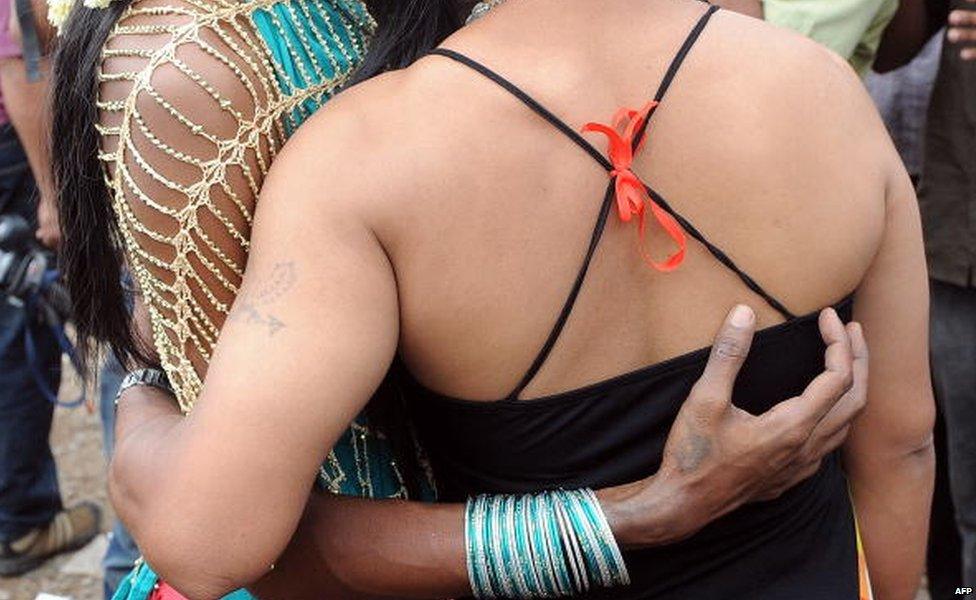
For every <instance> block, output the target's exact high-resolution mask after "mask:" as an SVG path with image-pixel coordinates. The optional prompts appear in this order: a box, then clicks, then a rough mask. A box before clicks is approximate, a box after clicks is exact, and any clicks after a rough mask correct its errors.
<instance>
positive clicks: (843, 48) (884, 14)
mask: <svg viewBox="0 0 976 600" xmlns="http://www.w3.org/2000/svg"><path fill="white" fill-rule="evenodd" d="M763 9H764V12H765V20H766V21H767V22H769V23H772V24H774V25H779V26H781V27H786V28H787V29H792V30H793V31H796V32H797V33H800V34H802V35H805V36H806V37H808V38H810V39H812V40H815V41H817V42H820V43H821V44H823V45H824V46H827V47H828V48H830V49H831V50H833V51H834V52H836V53H837V54H840V55H841V56H842V57H844V58H845V59H846V60H847V62H849V63H850V65H851V66H852V67H854V70H855V71H857V72H858V74H860V75H862V76H863V75H864V74H865V73H867V71H868V69H869V68H870V67H871V64H872V63H873V62H874V57H875V55H876V54H877V52H878V46H879V45H880V44H881V36H882V34H883V33H884V30H885V27H887V26H888V23H889V22H890V21H891V18H892V17H894V16H895V11H897V10H898V0H764V1H763Z"/></svg>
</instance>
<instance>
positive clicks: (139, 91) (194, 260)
mask: <svg viewBox="0 0 976 600" xmlns="http://www.w3.org/2000/svg"><path fill="white" fill-rule="evenodd" d="M375 27H376V25H375V22H374V21H373V19H372V17H371V16H370V15H369V13H368V12H367V11H366V8H365V5H364V4H363V3H362V2H359V1H357V0H243V1H239V0H136V1H135V2H134V3H133V4H132V5H131V6H130V7H129V8H128V9H127V10H126V11H125V12H124V14H123V15H122V16H121V18H120V19H119V20H118V22H117V24H116V25H115V27H114V30H113V31H112V32H111V35H110V37H109V38H108V41H107V43H106V44H105V47H104V50H103V61H102V69H101V72H100V89H99V93H98V107H99V109H100V112H101V122H100V124H99V126H98V127H99V132H100V133H101V136H102V152H101V154H100V158H101V159H102V161H104V164H105V167H106V168H105V177H106V181H107V183H108V187H109V189H110V190H111V193H112V196H113V202H114V208H115V211H116V215H117V219H118V223H119V226H120V231H121V235H122V238H123V239H122V243H123V244H124V246H125V249H126V253H127V259H128V265H129V268H130V270H131V272H132V275H133V277H134V279H135V281H136V283H137V285H138V286H139V288H140V290H141V291H142V294H143V301H144V304H145V306H146V308H147V309H148V312H149V317H150V321H151V326H152V337H153V343H154V345H155V348H156V350H157V352H158V354H159V358H160V361H161V363H162V366H163V368H164V369H165V370H166V373H167V375H168V376H169V378H170V381H171V383H172V384H173V387H174V389H175V390H176V393H177V396H178V400H179V403H180V406H181V407H182V408H183V410H184V411H188V410H190V408H191V407H192V405H193V402H194V400H195V399H196V398H197V396H198V395H199V393H200V389H201V387H202V380H203V377H204V375H205V373H206V369H207V365H208V363H209V360H210V356H211V353H212V351H213V348H214V346H215V344H216V342H217V337H218V335H219V332H220V329H221V326H222V325H223V322H224V319H225V318H226V316H227V313H228V310H229V309H230V306H231V304H232V303H233V301H234V298H235V296H236V294H237V290H238V286H239V285H240V283H241V278H242V275H243V271H244V265H245V262H246V258H247V252H248V243H249V242H248V241H249V238H250V227H251V219H252V215H253V214H254V207H255V202H256V200H257V197H258V192H259V190H260V188H261V185H262V182H263V180H264V177H265V175H266V174H267V172H268V168H269V165H270V164H271V162H272V161H273V160H274V158H275V155H276V153H277V152H278V151H279V150H280V148H281V146H282V145H283V144H284V142H285V140H286V139H287V137H288V136H289V135H290V134H291V132H293V131H294V130H295V128H296V127H298V125H300V124H301V122H302V121H303V120H304V119H306V118H307V117H308V116H310V115H311V114H312V113H313V112H314V111H315V109H316V108H318V106H319V105H320V104H321V103H322V102H324V101H325V100H327V99H328V98H329V97H331V96H332V95H333V94H334V93H335V92H336V91H337V89H338V88H339V87H341V86H342V85H343V84H344V83H346V81H347V80H348V78H349V76H350V74H351V73H352V72H353V71H354V70H355V68H356V67H357V66H358V65H359V63H360V61H361V58H362V56H363V54H364V52H365V46H366V43H367V40H368V38H369V36H370V35H371V34H372V33H373V32H374V30H375ZM267 325H268V326H269V327H273V326H274V324H272V323H268V324H267Z"/></svg>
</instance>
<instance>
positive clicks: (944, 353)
mask: <svg viewBox="0 0 976 600" xmlns="http://www.w3.org/2000/svg"><path fill="white" fill-rule="evenodd" d="M931 345H932V380H933V381H932V382H933V387H934V388H935V397H936V398H937V400H938V402H939V408H940V409H941V410H942V414H943V416H944V418H945V426H946V446H947V450H948V458H949V460H948V463H949V484H950V487H951V489H952V500H953V503H954V504H955V507H956V524H957V525H958V528H959V535H960V537H961V539H962V555H963V559H962V563H963V564H962V585H965V586H968V587H973V586H974V585H976V366H974V365H976V288H971V287H970V288H963V287H959V286H955V285H951V284H948V283H941V282H938V281H933V282H932V339H931Z"/></svg>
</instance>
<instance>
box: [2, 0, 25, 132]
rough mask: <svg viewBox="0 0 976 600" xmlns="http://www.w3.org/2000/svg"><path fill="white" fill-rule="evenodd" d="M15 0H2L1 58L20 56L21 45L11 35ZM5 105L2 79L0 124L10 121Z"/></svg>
mask: <svg viewBox="0 0 976 600" xmlns="http://www.w3.org/2000/svg"><path fill="white" fill-rule="evenodd" d="M11 4H13V0H0V58H12V57H15V56H20V54H21V51H20V46H19V45H18V44H17V43H16V42H15V41H14V40H13V39H12V38H11V37H10V11H11ZM9 121H10V119H9V118H8V117H7V111H6V110H4V107H3V82H2V81H0V125H2V124H4V123H7V122H9Z"/></svg>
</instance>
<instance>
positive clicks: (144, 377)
mask: <svg viewBox="0 0 976 600" xmlns="http://www.w3.org/2000/svg"><path fill="white" fill-rule="evenodd" d="M143 385H148V386H149V387H154V388H156V389H157V390H161V391H163V392H166V393H167V394H168V395H169V396H171V397H172V398H173V400H174V402H175V401H176V392H175V391H173V386H171V385H170V383H169V377H167V376H166V373H165V372H163V371H162V370H160V369H136V370H135V371H132V372H130V373H128V374H126V376H125V377H124V378H123V379H122V383H121V384H120V385H119V391H118V392H117V393H116V394H115V408H116V409H118V408H119V401H120V400H121V399H122V394H123V393H125V391H126V390H128V389H129V388H134V387H137V386H143Z"/></svg>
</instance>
